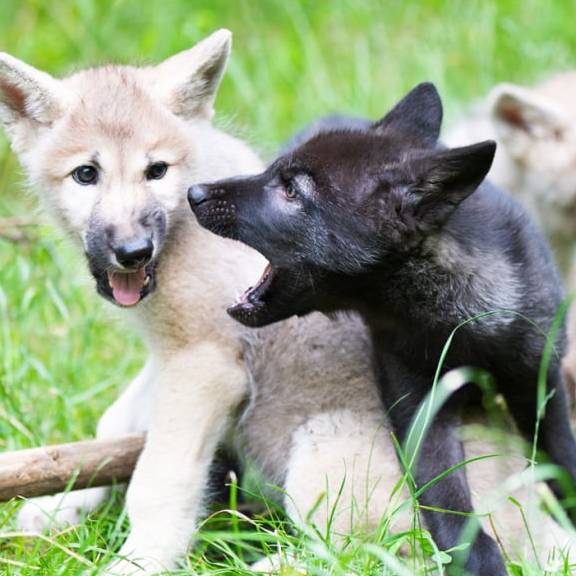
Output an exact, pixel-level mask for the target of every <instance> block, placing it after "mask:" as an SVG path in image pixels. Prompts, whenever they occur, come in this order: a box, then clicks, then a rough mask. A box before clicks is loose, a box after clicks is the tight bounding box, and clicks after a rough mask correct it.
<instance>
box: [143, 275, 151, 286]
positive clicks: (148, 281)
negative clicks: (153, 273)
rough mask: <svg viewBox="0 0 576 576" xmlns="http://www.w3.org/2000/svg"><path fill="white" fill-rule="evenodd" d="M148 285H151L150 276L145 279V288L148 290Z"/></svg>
mask: <svg viewBox="0 0 576 576" xmlns="http://www.w3.org/2000/svg"><path fill="white" fill-rule="evenodd" d="M148 284H150V276H146V278H144V288H146V286H148Z"/></svg>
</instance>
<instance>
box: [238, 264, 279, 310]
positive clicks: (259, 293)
mask: <svg viewBox="0 0 576 576" xmlns="http://www.w3.org/2000/svg"><path fill="white" fill-rule="evenodd" d="M273 279H274V269H273V268H272V266H271V265H270V264H268V266H266V269H265V270H264V273H263V274H262V276H261V277H260V280H258V282H257V283H256V284H255V285H254V286H251V287H250V288H248V289H247V290H245V291H244V292H243V293H242V294H241V295H240V296H239V297H238V299H237V300H236V302H234V304H232V305H231V306H229V307H228V313H229V314H230V315H231V316H233V317H237V316H242V317H245V316H247V315H248V316H249V315H251V314H252V313H253V312H254V311H255V310H256V309H257V308H258V307H259V306H262V305H264V296H265V294H266V291H267V290H268V288H270V286H271V285H272V280H273Z"/></svg>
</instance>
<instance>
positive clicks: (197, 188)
mask: <svg viewBox="0 0 576 576" xmlns="http://www.w3.org/2000/svg"><path fill="white" fill-rule="evenodd" d="M208 194H209V189H208V186H207V185H206V184H194V186H190V188H188V203H189V204H190V207H191V208H192V209H194V206H198V204H202V202H205V201H206V200H208Z"/></svg>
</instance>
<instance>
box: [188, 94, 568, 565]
mask: <svg viewBox="0 0 576 576" xmlns="http://www.w3.org/2000/svg"><path fill="white" fill-rule="evenodd" d="M441 119H442V105H441V101H440V98H439V96H438V93H437V91H436V89H435V88H434V86H433V85H431V84H421V85H419V86H418V87H416V88H415V89H414V90H413V91H412V92H411V93H409V94H408V95H407V96H406V97H405V98H404V99H403V100H402V101H400V103H398V104H397V105H396V107H395V108H394V109H393V110H392V111H391V112H389V113H388V114H387V115H386V116H385V117H384V118H383V119H382V120H381V121H379V122H377V123H376V124H374V125H373V126H372V127H371V128H370V129H365V130H362V129H355V130H346V129H340V130H338V129H336V130H326V131H320V132H319V133H318V134H316V136H314V137H312V138H311V139H310V140H308V141H307V142H305V143H304V144H302V145H301V146H299V147H298V148H296V149H295V150H293V151H292V152H289V153H288V154H286V155H285V156H282V157H280V158H279V159H278V160H276V161H275V162H274V163H273V164H272V165H271V166H270V167H269V168H268V169H267V170H266V171H265V172H264V173H263V174H261V175H258V176H254V177H249V178H236V179H232V180H227V181H220V182H216V183H214V184H209V185H208V184H207V185H196V186H192V187H191V188H190V190H189V200H190V204H191V206H192V209H193V210H194V212H195V214H196V217H197V219H198V221H199V222H200V223H201V224H202V225H204V226H205V227H207V228H208V229H210V230H212V231H214V232H216V233H218V234H220V235H222V236H225V237H228V238H235V239H238V240H240V241H242V242H244V243H246V244H248V245H249V246H252V247H253V248H256V249H257V250H258V251H259V252H261V253H262V254H263V255H264V256H265V257H266V258H267V259H268V261H269V262H270V264H269V266H268V267H267V269H266V271H265V273H264V275H263V276H262V278H261V279H260V280H259V281H258V283H257V284H255V285H254V286H253V287H252V288H250V289H248V290H247V291H246V292H245V293H244V294H243V295H242V296H241V297H240V298H239V299H238V301H236V302H235V303H234V304H232V305H231V307H230V308H229V309H228V311H229V313H230V314H231V315H232V316H233V317H234V318H236V319H237V320H239V321H240V322H242V323H243V324H245V325H247V326H263V325H266V324H269V323H272V322H276V321H279V320H282V319H284V318H287V317H289V316H292V315H294V314H296V315H304V314H307V313H309V312H311V311H313V310H321V311H323V312H327V313H330V312H335V311H339V310H355V311H358V312H360V313H361V314H362V316H363V317H364V319H365V321H366V323H367V325H368V327H369V329H370V332H371V335H372V340H373V342H374V346H375V357H376V365H377V371H378V377H379V382H380V387H379V389H380V393H381V395H382V398H383V400H384V403H385V406H386V408H387V409H388V410H389V414H388V415H389V418H390V420H391V423H392V427H393V429H394V430H395V432H396V433H397V435H398V437H399V438H400V439H401V440H402V441H403V440H404V439H405V438H406V435H407V432H408V430H409V427H410V424H411V422H412V420H413V417H414V415H415V412H416V410H417V408H418V406H420V404H421V402H422V400H423V399H424V398H425V396H426V394H427V393H428V391H429V390H430V386H431V384H432V381H433V379H434V374H435V371H436V369H437V365H438V361H439V358H440V354H441V351H442V349H443V347H444V345H445V344H446V341H447V339H448V337H449V336H450V334H451V332H452V331H453V330H454V328H456V326H458V325H459V324H460V323H461V322H462V321H464V320H467V319H469V318H471V317H473V316H475V315H477V314H480V313H482V312H487V311H506V312H502V313H501V314H496V315H491V316H488V317H483V318H480V319H478V320H476V321H474V322H471V323H469V324H466V325H465V326H462V327H461V328H460V329H459V330H458V332H457V334H456V336H455V338H454V340H453V342H452V345H451V347H450V350H449V352H448V355H447V357H446V360H445V362H444V365H443V371H444V372H446V371H447V370H448V369H451V368H456V367H459V366H475V367H478V368H483V369H486V370H488V371H490V372H491V373H492V374H493V375H494V376H495V378H496V381H497V385H498V389H499V391H500V392H501V393H502V394H503V395H504V397H505V398H506V401H507V404H508V407H509V409H510V411H511V413H512V415H513V416H514V418H515V420H516V423H517V424H518V427H519V429H520V431H521V432H522V434H523V435H524V436H525V437H526V438H528V439H530V440H531V439H532V437H533V434H534V428H535V418H536V414H537V408H538V407H537V382H538V370H539V366H540V359H541V354H542V350H543V348H544V343H545V336H544V335H543V334H546V333H547V332H548V331H549V329H550V327H551V324H552V321H553V318H554V316H555V314H556V311H557V309H558V306H559V305H560V303H561V301H562V297H563V295H562V289H561V286H560V281H559V276H558V273H557V270H556V268H555V266H554V264H553V262H552V259H551V256H550V254H549V251H548V248H547V246H546V244H545V242H544V240H543V239H542V237H541V235H540V234H539V233H538V231H537V230H536V228H535V226H534V225H533V224H532V222H531V221H530V220H529V219H528V217H527V216H526V214H525V213H524V212H523V211H522V209H521V208H520V207H519V206H518V205H516V204H515V203H514V202H513V201H511V200H510V199H509V198H508V197H507V196H506V195H504V194H502V193H500V192H499V191H498V190H497V189H495V188H494V187H492V186H490V185H489V184H487V183H484V184H482V181H483V180H484V177H485V176H486V174H487V172H488V170H489V169H490V166H491V163H492V160H493V156H494V152H495V144H494V142H482V143H480V144H476V145H474V146H469V147H465V148H456V149H444V148H443V147H441V146H440V145H439V144H438V136H439V132H440V126H441ZM520 315H522V316H524V317H528V318H531V319H532V321H533V322H534V323H535V324H532V323H530V322H526V320H524V319H523V318H521V317H520ZM558 345H559V347H560V349H562V346H563V336H561V337H560V338H559V343H558ZM547 385H548V392H549V393H550V399H549V401H548V404H547V406H546V414H545V417H544V418H543V420H542V422H541V427H540V433H539V446H540V447H541V448H542V449H543V450H544V451H545V452H546V453H547V454H548V456H549V457H550V458H551V460H552V461H553V462H555V463H557V464H559V465H561V466H563V467H564V468H565V469H566V470H567V471H568V473H569V475H570V477H571V478H572V479H573V480H575V479H576V443H575V442H574V437H573V435H572V430H571V428H570V421H569V418H568V409H567V402H566V394H565V389H564V385H563V382H562V377H561V374H560V370H559V365H558V361H557V360H556V358H555V357H554V358H553V359H552V361H551V364H550V368H549V372H548V381H547ZM469 395H470V391H465V395H462V394H457V395H456V397H455V398H453V400H452V401H451V402H450V403H449V404H448V405H447V406H446V407H445V408H443V409H442V410H441V411H440V413H439V414H438V415H437V416H436V417H435V419H434V421H433V422H432V424H431V426H430V428H429V431H428V433H427V435H426V438H425V439H424V441H423V445H422V448H421V452H420V456H419V460H418V463H417V468H416V472H415V478H416V482H417V484H418V485H419V486H423V485H425V484H426V483H427V482H429V481H431V480H432V479H434V478H436V477H437V476H438V475H439V474H441V473H442V472H444V471H446V470H447V469H448V468H450V467H451V466H453V465H455V464H457V463H458V462H460V461H462V459H463V455H462V446H461V444H460V442H459V440H458V438H457V435H456V434H455V429H456V426H457V424H458V421H459V408H460V406H461V405H462V404H463V403H465V402H467V401H468V400H469V401H472V400H473V399H472V398H468V396H469ZM553 489H555V491H556V492H557V493H559V489H558V487H557V486H556V485H554V486H553ZM421 499H422V502H423V503H424V504H425V506H427V507H433V508H435V509H445V510H456V511H458V512H470V511H471V510H472V504H471V500H470V491H469V488H468V484H467V481H466V477H465V473H464V471H463V470H462V469H459V470H457V471H455V472H452V473H451V474H450V475H448V476H447V477H446V478H444V479H443V480H442V481H440V482H439V483H438V484H436V485H434V486H432V487H431V488H429V489H428V490H427V491H426V492H425V493H424V494H423V495H422V498H421ZM424 516H425V519H426V521H427V524H428V526H429V528H430V530H431V531H432V534H433V536H434V538H435V540H436V542H437V544H438V545H439V547H440V548H442V549H448V548H451V547H453V546H455V545H456V544H457V543H458V539H459V536H460V534H461V531H462V528H463V526H464V524H465V522H466V519H465V518H464V517H463V516H461V515H458V514H444V513H441V512H437V511H431V510H430V509H427V510H424ZM466 554H468V551H467V552H466ZM466 567H467V569H468V570H469V571H471V572H472V573H474V574H482V575H486V576H488V575H490V576H494V575H504V574H505V573H506V571H505V568H504V564H503V561H502V557H501V555H500V552H499V550H498V547H497V546H496V543H495V542H494V541H493V540H492V539H491V538H490V537H489V536H488V535H487V534H486V533H484V532H480V533H479V534H478V536H477V538H476V540H475V542H474V544H473V546H472V547H471V550H470V551H469V554H468V558H467V561H466Z"/></svg>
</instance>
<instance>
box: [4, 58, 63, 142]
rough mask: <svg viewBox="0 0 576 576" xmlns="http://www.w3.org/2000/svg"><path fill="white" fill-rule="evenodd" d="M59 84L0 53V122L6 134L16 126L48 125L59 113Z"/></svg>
mask: <svg viewBox="0 0 576 576" xmlns="http://www.w3.org/2000/svg"><path fill="white" fill-rule="evenodd" d="M59 84H60V83H59V81H58V80H56V79H55V78H53V77H52V76H50V75H49V74H46V73H45V72H41V71H40V70H37V69H36V68H33V67H32V66H29V65H28V64H25V63H24V62H22V61H21V60H18V59H17V58H14V57H13V56H10V55H9V54H5V53H3V52H0V122H2V124H4V126H5V127H6V128H7V130H8V131H9V132H11V129H12V128H13V127H14V126H15V125H17V124H20V123H26V124H28V126H29V127H30V128H34V127H35V126H38V125H50V124H51V123H52V122H53V121H54V120H56V119H57V118H58V117H59V116H60V115H61V113H62V104H63V103H62V100H61V95H60V85H59Z"/></svg>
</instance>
